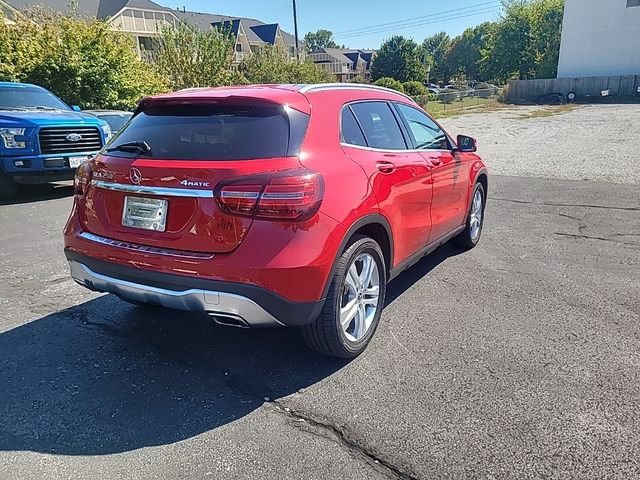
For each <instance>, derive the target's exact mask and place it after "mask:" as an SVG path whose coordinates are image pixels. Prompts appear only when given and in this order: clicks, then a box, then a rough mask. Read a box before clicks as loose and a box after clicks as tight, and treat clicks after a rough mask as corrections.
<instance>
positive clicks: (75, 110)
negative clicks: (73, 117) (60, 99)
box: [71, 105, 82, 112]
mask: <svg viewBox="0 0 640 480" xmlns="http://www.w3.org/2000/svg"><path fill="white" fill-rule="evenodd" d="M71 110H73V111H74V112H81V111H82V110H80V107H79V106H78V105H73V106H72V107H71Z"/></svg>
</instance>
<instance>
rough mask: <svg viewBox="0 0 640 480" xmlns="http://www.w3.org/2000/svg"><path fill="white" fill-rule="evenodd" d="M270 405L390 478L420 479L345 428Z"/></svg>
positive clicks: (279, 406)
mask: <svg viewBox="0 0 640 480" xmlns="http://www.w3.org/2000/svg"><path fill="white" fill-rule="evenodd" d="M270 405H271V406H272V408H271V410H272V411H273V412H276V413H278V414H280V415H284V416H286V417H288V418H290V419H292V420H294V421H295V422H296V425H298V427H300V426H301V425H304V426H305V427H307V428H304V431H306V432H308V433H311V434H312V435H316V436H320V437H322V438H326V439H329V440H332V441H334V442H336V443H338V444H339V445H341V446H342V447H344V448H345V449H347V450H348V451H349V452H350V453H352V454H353V455H355V456H357V457H359V458H361V459H363V460H364V461H365V462H366V463H367V464H368V465H370V466H371V467H372V468H374V469H376V470H378V471H380V472H381V473H383V474H385V475H386V476H388V477H390V478H394V479H401V480H418V478H419V477H418V476H416V475H415V474H414V473H413V472H409V471H407V469H406V468H403V467H399V466H397V465H395V464H394V463H393V462H391V461H390V460H388V459H385V458H382V457H381V456H379V455H377V454H376V453H374V452H373V451H372V450H371V449H370V448H369V447H367V446H366V445H362V444H360V443H359V442H357V441H356V440H354V439H353V438H352V435H351V434H350V433H349V431H348V430H347V429H346V428H344V427H343V426H339V425H335V424H333V423H331V422H330V421H328V420H325V419H320V418H317V417H312V416H310V415H309V414H306V413H304V412H300V411H297V410H293V409H292V408H290V407H285V406H283V405H282V404H281V403H280V402H278V401H272V402H270Z"/></svg>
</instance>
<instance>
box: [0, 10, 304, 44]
mask: <svg viewBox="0 0 640 480" xmlns="http://www.w3.org/2000/svg"><path fill="white" fill-rule="evenodd" d="M4 1H5V2H6V3H7V4H8V5H9V6H11V7H13V8H15V9H16V10H25V9H27V8H29V7H35V6H40V7H45V8H49V9H51V10H54V11H56V12H68V11H69V0H40V1H38V0H4ZM125 7H131V8H140V9H144V10H154V11H164V12H170V13H172V14H173V15H175V16H176V17H177V18H179V19H181V20H184V21H185V22H187V23H190V24H192V25H195V26H196V27H198V28H199V29H201V30H209V29H210V28H211V27H212V26H218V25H221V24H224V23H227V22H228V23H230V24H231V27H232V32H233V33H234V34H235V35H237V33H238V30H239V29H240V25H242V29H243V31H244V32H245V34H246V35H247V40H248V41H249V42H250V43H274V41H275V39H276V37H277V35H278V32H280V34H281V36H282V39H283V41H284V43H285V44H287V45H294V44H295V39H294V37H293V36H292V35H290V34H289V33H287V32H284V31H282V30H281V29H280V27H279V25H278V24H277V23H272V24H266V23H264V22H262V21H260V20H256V19H255V18H245V17H230V16H228V15H217V14H214V13H202V12H189V11H186V12H185V11H182V10H173V9H171V8H166V7H163V6H162V5H159V4H157V3H155V2H153V1H151V0H82V1H79V2H78V7H77V12H78V15H79V16H81V17H93V18H99V19H104V18H108V17H112V16H114V15H115V14H117V13H118V12H119V11H120V10H122V9H123V8H125Z"/></svg>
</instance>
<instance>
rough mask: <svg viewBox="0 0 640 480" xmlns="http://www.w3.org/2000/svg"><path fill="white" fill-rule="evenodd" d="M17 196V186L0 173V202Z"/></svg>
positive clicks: (9, 178)
mask: <svg viewBox="0 0 640 480" xmlns="http://www.w3.org/2000/svg"><path fill="white" fill-rule="evenodd" d="M17 194H18V184H17V183H16V182H14V181H13V178H11V177H9V176H8V175H5V174H4V173H2V172H0V200H11V199H12V198H15V197H16V195H17Z"/></svg>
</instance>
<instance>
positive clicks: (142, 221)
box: [122, 197, 169, 232]
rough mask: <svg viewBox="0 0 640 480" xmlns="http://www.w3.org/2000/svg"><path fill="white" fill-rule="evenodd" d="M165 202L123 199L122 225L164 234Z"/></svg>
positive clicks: (140, 198) (165, 220) (165, 222)
mask: <svg viewBox="0 0 640 480" xmlns="http://www.w3.org/2000/svg"><path fill="white" fill-rule="evenodd" d="M168 204H169V202H168V201H167V200H158V199H155V198H142V197H124V208H123V211H122V225H124V226H126V227H133V228H142V229H144V230H154V231H156V232H164V231H165V228H166V225H167V206H168Z"/></svg>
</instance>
